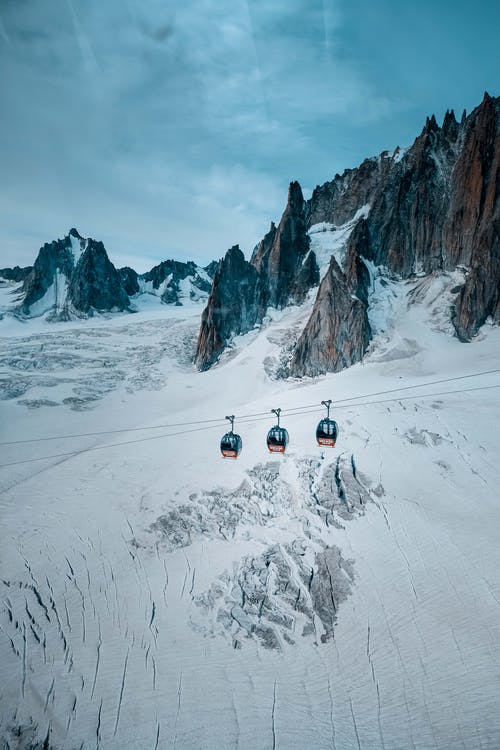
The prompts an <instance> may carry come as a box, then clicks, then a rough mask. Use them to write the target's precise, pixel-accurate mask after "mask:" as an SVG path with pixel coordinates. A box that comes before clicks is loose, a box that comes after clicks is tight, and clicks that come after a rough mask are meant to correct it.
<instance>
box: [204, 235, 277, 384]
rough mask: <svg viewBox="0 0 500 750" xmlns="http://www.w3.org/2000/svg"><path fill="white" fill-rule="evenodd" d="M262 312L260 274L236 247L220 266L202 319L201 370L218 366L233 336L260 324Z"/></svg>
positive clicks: (228, 253)
mask: <svg viewBox="0 0 500 750" xmlns="http://www.w3.org/2000/svg"><path fill="white" fill-rule="evenodd" d="M262 311H263V306H262V303H261V296H260V289H259V273H258V271H257V270H256V268H255V267H254V266H253V265H252V264H251V263H248V262H247V261H246V260H245V256H244V255H243V253H242V252H241V250H240V248H239V247H238V245H235V246H234V247H232V248H231V249H230V250H228V251H227V253H226V255H225V257H224V258H223V259H222V261H221V262H220V264H219V267H218V269H217V271H216V274H215V278H214V282H213V285H212V291H211V292H210V296H209V298H208V303H207V306H206V308H205V309H204V311H203V314H202V317H201V328H200V333H199V336H198V345H197V350H196V362H197V365H198V367H199V368H200V370H206V369H208V368H209V367H211V365H213V364H214V362H215V361H216V360H217V358H218V356H219V355H220V354H221V352H222V351H223V349H224V347H225V345H226V343H227V341H228V339H229V337H230V336H231V335H233V334H238V333H243V332H245V331H249V330H250V329H251V328H253V326H254V325H255V323H257V322H260V320H262V314H263V312H262Z"/></svg>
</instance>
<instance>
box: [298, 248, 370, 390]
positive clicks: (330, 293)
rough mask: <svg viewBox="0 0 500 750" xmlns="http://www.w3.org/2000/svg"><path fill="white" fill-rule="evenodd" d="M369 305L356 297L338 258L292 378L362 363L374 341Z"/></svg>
mask: <svg viewBox="0 0 500 750" xmlns="http://www.w3.org/2000/svg"><path fill="white" fill-rule="evenodd" d="M370 337H371V331H370V324H369V322H368V316H367V313H366V304H365V303H364V302H362V301H361V300H359V299H357V298H356V297H354V296H353V295H352V294H351V292H350V290H349V287H348V284H347V279H346V276H345V275H344V274H343V273H342V270H341V269H340V267H339V265H338V263H337V261H336V260H335V258H332V259H331V261H330V266H329V268H328V271H327V273H326V275H325V277H324V278H323V280H322V282H321V284H320V286H319V290H318V295H317V297H316V301H315V303H314V307H313V310H312V313H311V317H310V318H309V320H308V322H307V324H306V327H305V328H304V330H303V332H302V335H301V336H300V338H299V340H298V342H297V346H296V348H295V352H294V354H293V357H292V362H291V366H290V372H291V374H292V375H297V376H302V375H318V374H320V373H323V372H337V371H338V370H342V369H344V368H345V367H349V366H350V365H352V364H354V363H355V362H359V360H360V359H362V357H363V354H364V353H365V351H366V349H367V346H368V343H369V341H370Z"/></svg>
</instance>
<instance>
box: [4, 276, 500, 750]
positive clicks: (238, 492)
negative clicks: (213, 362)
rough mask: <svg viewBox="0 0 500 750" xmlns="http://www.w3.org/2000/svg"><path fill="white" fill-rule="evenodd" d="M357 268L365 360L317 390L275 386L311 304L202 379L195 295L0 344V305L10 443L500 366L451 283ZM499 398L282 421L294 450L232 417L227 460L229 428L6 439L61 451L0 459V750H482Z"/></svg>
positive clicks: (278, 319)
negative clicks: (154, 436) (331, 419)
mask: <svg viewBox="0 0 500 750" xmlns="http://www.w3.org/2000/svg"><path fill="white" fill-rule="evenodd" d="M371 270H372V273H374V289H376V288H379V294H378V297H377V304H375V305H374V306H373V315H374V323H375V325H374V330H375V333H376V336H375V339H374V342H373V344H372V346H371V348H370V352H369V354H368V356H367V358H366V360H365V362H364V363H363V364H360V365H357V366H355V367H353V368H350V369H349V370H346V371H344V372H342V373H339V374H336V375H329V376H324V377H321V378H318V379H316V380H312V379H311V380H302V381H297V380H292V379H290V380H288V381H285V382H283V381H280V380H276V379H275V378H276V372H277V369H279V368H278V366H277V365H276V363H280V362H283V361H284V358H285V359H286V356H285V355H286V342H287V332H290V331H295V332H296V331H297V330H299V329H300V326H301V325H303V321H304V320H305V317H306V314H307V304H306V306H303V307H302V308H293V309H291V310H289V311H286V312H284V313H277V312H276V311H274V312H273V311H271V313H270V315H269V318H268V320H267V322H266V324H265V325H264V327H263V328H262V330H261V331H260V332H257V331H254V332H251V333H250V334H247V335H246V336H243V337H238V338H237V339H235V341H234V344H233V348H232V350H231V352H230V354H229V355H228V356H227V357H225V358H224V360H223V362H222V363H221V364H220V365H219V366H218V367H216V368H214V369H213V370H212V371H210V372H208V373H203V374H200V373H196V372H194V371H193V370H192V368H191V367H190V365H189V356H190V353H191V352H192V350H193V346H194V340H195V335H196V328H197V323H198V315H199V309H196V308H194V307H193V308H192V309H189V310H183V309H179V310H177V311H176V312H175V315H177V316H178V317H175V316H174V314H173V313H172V311H171V310H167V311H165V312H163V311H161V314H160V313H159V312H158V311H157V310H155V311H154V314H153V313H151V316H150V318H149V319H148V315H147V313H144V314H139V315H137V316H129V317H128V318H127V317H125V316H122V317H119V316H116V317H115V318H113V319H109V320H100V321H96V323H95V325H94V323H93V322H92V321H86V322H85V324H82V325H77V326H75V324H74V323H67V324H57V326H55V327H53V328H51V327H49V326H45V327H44V326H42V325H39V326H38V328H36V329H35V332H33V333H30V331H31V329H30V327H29V325H24V326H22V335H14V334H13V333H12V332H11V331H9V333H8V335H5V336H3V337H2V328H1V325H2V323H3V321H0V373H1V375H0V378H1V379H2V382H3V384H4V388H5V394H6V396H7V397H6V398H4V400H3V401H2V402H1V403H0V408H1V410H2V418H1V421H0V424H1V428H0V429H1V436H0V441H2V442H3V441H6V440H9V439H10V440H16V439H23V438H26V437H27V436H28V437H37V436H42V437H43V436H49V435H51V434H75V433H79V432H90V431H95V430H102V429H106V428H108V429H119V428H120V426H127V427H128V426H132V427H141V426H143V425H145V424H146V425H153V424H163V423H177V422H182V421H193V420H194V419H196V418H199V419H209V418H212V417H214V416H217V415H218V414H220V415H221V419H222V420H223V418H224V415H225V414H226V413H233V412H234V413H235V414H238V413H240V414H241V413H254V412H261V411H266V410H268V409H269V410H270V409H271V408H272V407H276V406H281V407H282V408H283V409H286V408H290V407H293V406H298V405H301V404H311V403H316V402H317V403H318V404H319V403H320V401H321V400H322V399H324V398H327V397H331V398H333V399H334V402H335V399H336V398H338V399H341V398H345V397H347V396H350V395H356V394H359V393H370V392H375V391H379V390H383V389H384V388H386V389H390V388H395V387H397V386H398V385H409V384H412V383H421V382H425V381H427V380H433V379H436V378H438V377H443V378H445V377H453V376H456V375H457V374H461V373H463V374H468V373H470V372H474V371H479V370H488V369H493V368H495V367H500V357H499V355H498V351H499V350H500V347H499V343H500V337H499V332H498V330H496V329H494V328H491V327H489V326H486V327H485V328H484V329H483V331H482V332H481V334H480V335H479V336H478V337H477V338H476V339H475V341H474V342H473V343H472V344H470V345H462V344H460V343H459V342H458V341H457V340H456V339H453V338H452V337H451V336H450V334H449V327H448V325H447V317H446V311H447V305H448V303H449V299H450V297H449V289H450V287H452V286H453V284H455V283H456V278H455V277H454V276H453V275H443V276H442V277H441V276H438V275H434V276H431V277H427V278H425V279H418V280H416V281H414V282H411V283H406V282H405V283H403V282H398V281H397V280H396V279H391V278H389V279H387V278H385V286H384V285H383V284H382V283H381V282H382V281H383V280H384V276H383V274H381V275H380V272H379V271H378V270H377V271H376V277H375V272H374V270H373V269H371ZM377 280H378V281H377ZM377 284H378V287H377ZM374 293H375V292H374ZM409 299H413V300H414V301H415V300H416V304H414V305H413V306H408V300H409ZM309 304H310V303H309ZM377 305H378V306H377ZM162 314H164V315H165V316H166V317H165V319H164V318H162V317H161V315H162ZM394 321H397V330H396V329H395V328H394ZM283 352H285V355H284V353H283ZM105 363H107V364H106V366H105ZM109 373H111V375H110V374H109ZM478 380H479V381H480V383H479V384H481V385H491V384H493V383H496V382H499V381H498V377H495V376H494V375H491V376H483V377H482V378H480V379H478ZM466 382H467V381H466ZM454 388H456V389H457V390H459V388H460V383H458V384H457V383H454V384H452V386H451V387H450V390H452V389H454ZM422 391H423V392H432V389H429V388H428V389H422ZM492 394H493V395H492ZM495 394H496V391H489V392H488V391H484V392H481V391H477V392H475V393H473V394H458V395H456V396H444V397H439V398H435V399H422V400H421V401H419V400H416V401H415V402H413V401H400V402H397V401H394V402H391V403H387V404H378V405H372V406H365V407H363V406H361V405H358V406H356V405H353V406H352V407H349V408H344V409H342V410H340V409H338V410H337V411H336V412H335V414H336V418H337V419H338V421H339V425H340V435H339V441H338V445H337V447H336V448H335V449H333V450H330V449H328V450H327V449H320V448H317V447H315V446H314V428H315V422H316V421H317V418H318V415H316V414H310V415H302V416H300V417H295V418H292V417H290V418H287V419H286V423H287V426H288V429H289V432H290V435H291V443H290V449H289V452H288V454H287V455H286V456H284V457H276V456H270V455H268V454H267V452H266V450H265V445H264V437H265V433H266V430H267V429H268V428H269V427H270V426H271V424H272V421H273V420H272V419H271V415H270V419H269V422H267V421H262V422H256V423H248V424H241V425H240V427H238V421H236V425H235V428H236V429H237V430H239V431H240V432H241V434H242V436H243V442H244V447H243V453H242V455H241V456H240V458H239V459H238V461H237V462H232V461H223V460H222V459H221V458H220V457H219V455H218V440H219V438H220V434H222V432H223V431H224V427H223V426H222V427H221V428H220V430H217V429H216V430H207V431H203V432H200V433H198V434H196V433H191V434H189V435H187V436H185V437H182V436H181V437H179V438H177V439H175V440H174V439H168V438H165V439H162V440H154V441H151V442H146V443H143V444H141V443H137V444H134V446H133V447H132V446H131V447H127V446H122V447H121V448H120V447H114V448H109V449H108V450H100V451H96V452H88V451H87V449H88V448H89V447H93V446H97V445H106V444H107V443H113V442H118V439H117V437H116V435H115V436H109V437H107V436H106V435H102V436H94V437H87V438H79V439H72V440H71V441H64V440H61V441H49V442H45V443H40V444H37V443H30V444H25V445H17V446H10V447H9V446H2V461H1V463H8V462H9V461H15V460H22V459H23V458H33V457H37V456H38V455H51V454H52V453H53V454H56V453H59V452H62V451H64V450H73V448H74V449H75V455H74V456H71V457H66V458H63V459H47V460H46V461H43V462H40V463H33V464H24V465H18V466H13V467H11V468H4V469H2V470H1V474H0V518H1V520H0V528H1V531H2V539H3V540H5V543H4V545H3V548H2V553H1V558H2V559H1V563H2V564H1V576H0V579H1V580H0V665H1V666H0V705H1V710H0V743H3V744H1V745H0V746H1V747H2V748H3V747H5V748H13V747H19V748H28V747H31V748H34V747H40V748H41V747H42V746H43V745H44V742H45V746H46V747H52V748H57V749H58V750H59V749H60V750H62V749H63V748H67V749H68V750H73V749H74V748H91V747H92V748H94V747H95V748H149V747H150V748H162V747H172V748H174V747H175V748H178V749H180V748H182V749H183V750H184V749H186V748H192V749H193V750H195V748H200V747H203V748H217V749H219V748H222V749H223V748H228V749H229V748H252V750H253V749H254V748H262V750H264V749H265V750H268V749H269V748H275V749H279V748H283V749H284V748H287V750H288V749H290V748H292V749H293V748H297V750H299V749H300V750H303V748H305V747H314V748H334V749H335V750H352V748H360V749H361V750H374V749H376V748H382V749H383V750H391V749H392V750H401V748H416V749H417V750H428V749H434V748H436V749H439V750H445V749H448V748H450V749H451V748H453V749H455V748H467V750H469V748H489V749H490V750H493V749H494V748H498V747H499V746H500V713H499V712H498V710H497V709H498V696H499V694H500V676H499V675H500V645H499V644H500V638H499V635H500V633H499V630H500V625H499V623H500V575H499V571H500V549H499V546H498V539H497V536H498V531H497V530H498V527H499V523H500V510H499V506H498V486H499V482H500V472H499V468H498V464H497V461H496V456H497V455H498V437H497V430H496V423H497V422H498V418H499V417H500V414H499V411H500V410H499V406H498V398H497V397H496V396H495ZM78 399H80V401H78ZM49 401H50V402H53V403H54V404H57V405H58V408H57V409H56V408H52V405H51V404H49V403H48V402H49ZM26 407H28V408H26ZM88 407H94V408H92V409H89V408H88ZM54 415H57V417H56V416H54ZM219 432H220V434H219ZM142 434H143V433H138V436H141V435H142ZM150 434H151V433H149V432H145V433H144V435H145V436H148V435H150ZM119 438H121V436H119ZM68 443H69V447H68ZM37 743H38V744H37Z"/></svg>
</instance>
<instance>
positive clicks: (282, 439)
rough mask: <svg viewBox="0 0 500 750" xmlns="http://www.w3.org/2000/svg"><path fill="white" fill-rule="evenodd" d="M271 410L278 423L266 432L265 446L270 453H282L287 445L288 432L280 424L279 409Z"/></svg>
mask: <svg viewBox="0 0 500 750" xmlns="http://www.w3.org/2000/svg"><path fill="white" fill-rule="evenodd" d="M272 412H273V414H276V416H277V417H278V424H276V425H274V427H271V429H270V430H269V432H268V433H267V448H268V450H269V451H270V453H284V452H285V451H286V446H287V445H288V432H287V431H286V430H285V428H284V427H281V425H280V413H281V409H272Z"/></svg>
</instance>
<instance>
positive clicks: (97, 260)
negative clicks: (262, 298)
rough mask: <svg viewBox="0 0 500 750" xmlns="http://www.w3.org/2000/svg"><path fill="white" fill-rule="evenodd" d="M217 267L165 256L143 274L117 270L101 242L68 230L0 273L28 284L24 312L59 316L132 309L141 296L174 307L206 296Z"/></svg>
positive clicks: (22, 311) (22, 305)
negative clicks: (27, 261) (25, 263)
mask: <svg viewBox="0 0 500 750" xmlns="http://www.w3.org/2000/svg"><path fill="white" fill-rule="evenodd" d="M217 267H218V263H217V262H216V261H213V262H212V263H210V264H209V265H208V266H207V267H206V268H201V267H200V266H197V265H196V264H195V263H193V262H192V261H187V262H181V261H176V260H166V261H163V262H162V263H160V264H159V265H157V266H155V267H154V268H152V269H151V270H150V271H147V272H146V273H143V274H138V273H137V271H135V270H134V269H133V268H129V267H128V266H125V267H124V268H120V269H118V270H117V269H116V268H115V266H114V265H113V263H112V262H111V261H110V260H109V258H108V255H107V253H106V250H105V248H104V245H103V243H102V242H99V241H98V240H93V239H90V238H89V239H86V238H84V237H82V236H81V235H80V234H79V232H78V231H77V230H76V229H70V231H69V233H68V234H67V235H66V236H65V237H63V238H62V239H58V240H54V241H53V242H48V243H45V245H44V246H43V247H42V248H41V249H40V251H39V253H38V256H37V258H36V260H35V263H34V265H33V266H32V267H28V268H19V267H18V266H16V267H15V268H13V269H10V268H7V269H3V270H2V271H0V277H2V278H5V279H7V280H12V281H23V282H24V283H23V287H22V295H23V297H22V302H21V305H20V308H19V311H20V312H21V314H22V315H23V316H25V317H35V316H40V315H46V314H47V315H48V317H49V318H50V319H53V320H61V319H68V318H71V317H72V316H73V315H75V316H86V315H92V314H93V313H94V312H109V311H125V310H128V311H129V312H132V311H133V300H134V299H135V298H137V296H139V295H141V294H151V295H153V296H157V297H159V298H160V299H161V301H162V302H165V303H166V304H176V305H182V304H183V301H185V300H199V299H206V298H207V296H208V292H209V291H210V288H211V284H212V279H213V275H214V274H215V271H216V269H217ZM2 274H3V275H2Z"/></svg>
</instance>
